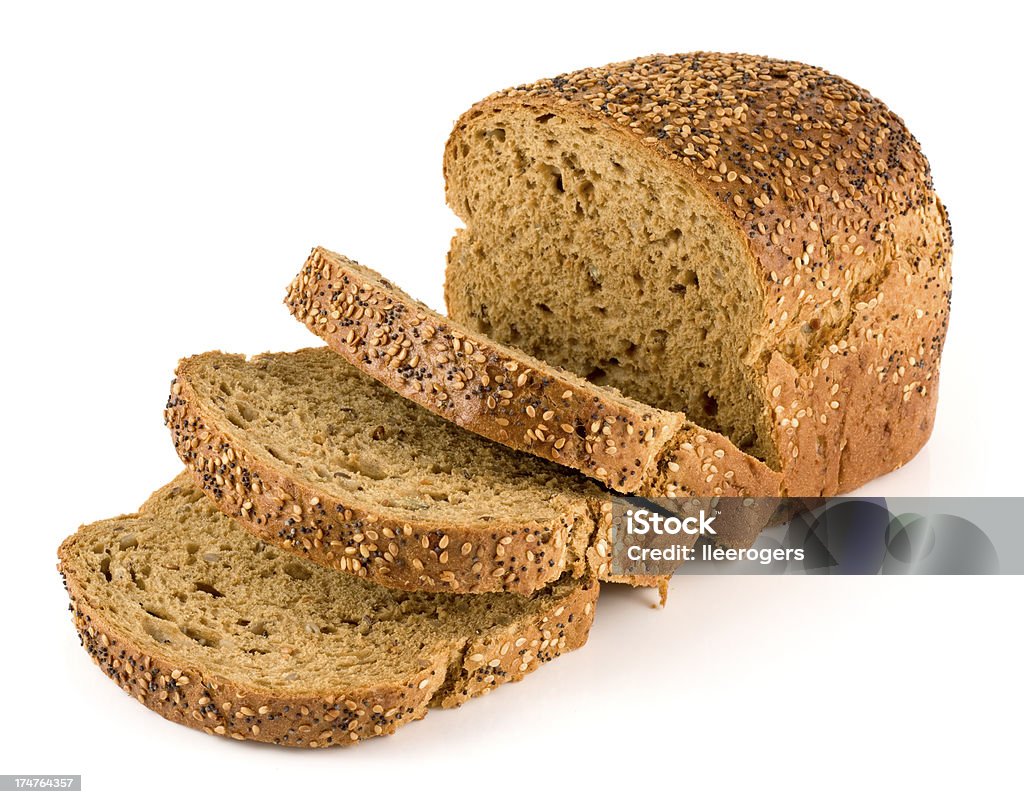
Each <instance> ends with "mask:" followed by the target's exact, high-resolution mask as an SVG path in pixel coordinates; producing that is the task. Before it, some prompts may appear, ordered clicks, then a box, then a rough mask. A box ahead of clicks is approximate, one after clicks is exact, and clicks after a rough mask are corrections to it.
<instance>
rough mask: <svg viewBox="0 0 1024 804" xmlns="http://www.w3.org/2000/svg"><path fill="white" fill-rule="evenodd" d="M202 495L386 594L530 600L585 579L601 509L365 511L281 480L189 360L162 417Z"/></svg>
mask: <svg viewBox="0 0 1024 804" xmlns="http://www.w3.org/2000/svg"><path fill="white" fill-rule="evenodd" d="M164 419H165V421H166V423H167V426H168V428H169V429H170V431H171V435H172V438H173V440H174V447H175V449H176V450H177V452H178V455H179V457H181V459H182V461H183V462H184V464H185V466H186V468H187V469H188V471H189V473H190V474H191V476H192V478H193V480H194V481H195V483H196V485H197V486H199V487H200V488H201V489H203V490H204V491H205V492H206V494H207V496H208V497H209V498H210V499H211V500H212V501H213V502H214V503H215V504H216V505H217V507H218V508H219V509H220V510H221V511H222V512H223V513H225V514H227V515H229V516H231V517H233V518H234V519H236V520H237V521H238V522H240V523H241V524H242V525H243V526H244V527H245V528H246V529H247V530H248V531H249V532H251V533H253V534H254V535H256V536H257V537H259V538H260V539H263V540H264V541H267V542H270V543H271V544H274V545H277V546H280V547H282V548H284V549H286V550H290V551H292V552H295V553H297V554H299V555H302V556H304V557H305V558H308V559H310V560H312V561H315V562H316V563H318V564H321V565H323V566H327V567H331V568H333V569H336V570H340V571H342V572H348V573H350V574H353V575H357V576H359V577H361V578H367V579H369V580H372V581H375V582H377V583H380V584H382V585H384V586H388V587H392V588H396V589H405V590H410V591H428V592H442V591H445V592H514V593H516V594H523V595H529V594H532V593H533V592H534V591H536V590H538V589H542V588H543V587H545V586H547V585H549V584H550V583H552V582H554V581H555V580H557V579H558V578H559V577H561V576H562V575H563V574H564V573H565V572H566V571H571V572H572V573H573V574H574V575H577V576H579V575H582V574H583V573H584V572H585V570H586V559H585V551H586V548H587V545H588V544H589V543H590V541H591V539H592V537H593V535H594V533H595V530H597V529H598V526H597V523H596V522H595V521H594V518H593V516H592V514H591V510H592V509H593V507H594V505H595V501H591V500H581V501H579V503H578V504H577V505H574V506H568V505H567V506H566V510H565V512H564V513H563V514H561V516H560V517H559V518H557V519H556V520H554V521H552V522H540V523H538V522H524V523H521V524H520V523H517V524H516V525H510V524H509V523H490V524H488V525H486V526H484V525H480V526H476V525H474V526H463V525H458V524H453V523H450V522H448V523H446V522H437V523H424V522H419V523H413V522H409V521H401V520H398V519H395V518H392V517H389V516H385V515H381V514H378V513H376V512H374V511H370V510H365V509H363V508H361V507H359V506H358V505H354V504H352V503H351V502H350V501H347V500H342V499H339V498H337V497H335V496H333V495H331V494H330V493H329V492H327V491H325V490H324V489H321V488H314V487H313V486H311V485H309V484H307V483H305V482H304V481H302V480H301V479H298V478H295V477H290V476H288V475H287V474H285V473H284V472H283V471H278V470H277V469H276V468H275V467H274V466H273V465H272V464H271V463H270V462H268V461H266V460H262V459H260V458H259V457H257V456H255V455H253V454H252V453H251V452H250V451H249V450H248V449H246V447H245V446H244V445H243V444H242V443H240V442H239V440H238V439H237V438H234V437H233V436H232V434H231V433H230V432H229V430H230V425H227V424H224V423H223V421H222V417H220V416H218V415H217V413H216V412H215V411H212V410H210V409H209V408H207V407H206V406H204V404H203V401H202V399H201V398H200V396H199V394H197V393H196V391H195V389H194V388H193V386H192V382H191V378H190V374H189V360H188V359H185V360H182V361H181V363H180V364H179V366H178V372H177V376H176V377H175V380H174V382H173V383H172V385H171V395H170V398H169V399H168V402H167V407H166V409H165V411H164Z"/></svg>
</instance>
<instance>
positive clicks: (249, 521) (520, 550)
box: [165, 349, 657, 594]
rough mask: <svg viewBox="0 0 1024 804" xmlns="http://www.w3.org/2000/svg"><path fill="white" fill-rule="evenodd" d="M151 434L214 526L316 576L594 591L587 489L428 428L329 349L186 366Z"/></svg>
mask: <svg viewBox="0 0 1024 804" xmlns="http://www.w3.org/2000/svg"><path fill="white" fill-rule="evenodd" d="M165 418H166V422H167V425H168V427H169V428H170V430H171V434H172V437H173V439H174V446H175V448H176V449H177V451H178V454H179V456H180V457H181V459H182V460H183V461H184V463H185V466H186V467H187V469H188V470H189V472H190V473H191V475H192V478H193V479H194V481H195V482H196V484H197V485H199V486H200V487H201V488H202V489H203V490H204V491H206V492H207V494H208V495H209V496H210V498H211V499H212V500H213V502H214V503H215V504H216V505H217V507H218V508H220V510H221V511H223V512H224V513H226V514H228V515H230V516H232V517H235V518H236V519H237V520H238V521H239V522H240V523H241V524H242V525H243V526H245V527H246V528H247V529H248V530H249V531H250V532H251V533H253V534H255V535H256V536H258V537H259V538H261V539H264V540H266V541H268V542H271V543H273V544H274V545H277V546H279V547H283V548H285V549H287V550H291V551H293V552H296V553H298V554H300V555H302V556H304V557H306V558H309V559H311V560H312V561H315V562H317V563H319V564H322V565H325V566H328V567H331V568H333V569H336V570H341V571H343V572H348V573H352V574H355V575H358V576H360V577H363V578H368V579H370V580H373V581H376V582H377V583H381V584H384V585H387V586H390V587H394V588H398V589H407V590H419V591H455V592H494V591H505V592H515V593H518V594H531V593H533V592H534V591H536V590H537V589H541V588H543V587H545V586H546V585H548V584H550V583H552V582H554V581H556V580H557V579H559V578H561V577H562V576H563V575H564V574H565V573H566V572H570V573H572V574H575V575H583V574H584V573H586V572H588V571H593V572H595V573H596V574H598V575H599V576H600V577H602V578H607V577H609V576H608V565H609V564H610V549H609V542H608V539H609V524H610V521H611V503H610V501H608V499H607V495H606V494H605V493H603V491H602V489H601V488H600V487H599V486H597V485H596V484H593V483H591V482H589V481H587V480H586V479H585V478H582V477H579V476H578V475H575V474H574V473H572V472H569V471H568V470H565V469H562V468H561V467H558V466H555V465H554V464H552V463H549V462H546V461H541V460H538V459H535V458H530V457H528V456H524V455H518V454H516V453H514V452H512V451H511V450H507V449H504V448H502V447H499V446H497V445H495V444H493V443H491V442H489V441H487V440H485V439H482V438H478V437H477V436H474V435H473V434H471V433H467V432H466V431H465V430H462V429H461V428H459V427H456V426H454V425H451V424H449V423H447V422H445V421H442V420H441V419H439V418H438V417H436V416H433V415H431V414H430V413H428V412H427V411H425V410H423V409H422V408H420V407H418V406H417V405H414V404H412V403H411V402H409V401H407V400H405V399H403V398H401V397H400V396H399V395H397V394H395V393H393V392H392V391H390V390H388V389H387V388H386V387H384V386H383V385H381V384H380V383H377V382H374V381H373V380H372V379H370V378H369V377H367V376H366V375H365V374H363V373H362V372H360V371H357V370H356V369H354V368H352V367H351V366H350V365H349V364H348V363H346V362H345V361H344V360H342V359H341V358H340V357H339V356H338V355H336V354H335V353H333V352H332V351H331V350H329V349H305V350H302V351H299V352H295V353H286V354H266V355H259V356H257V357H254V358H252V359H251V360H246V359H245V358H244V357H242V356H239V355H226V354H222V353H220V352H211V353H207V354H203V355H198V356H196V357H191V358H186V359H184V360H182V361H181V362H180V364H179V365H178V370H177V376H176V377H175V379H174V382H173V383H172V386H171V396H170V399H169V400H168V403H167V408H166V411H165ZM623 580H628V581H630V582H634V583H638V584H642V585H653V584H654V583H656V582H657V579H642V578H641V579H623Z"/></svg>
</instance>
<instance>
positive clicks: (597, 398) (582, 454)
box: [285, 247, 780, 496]
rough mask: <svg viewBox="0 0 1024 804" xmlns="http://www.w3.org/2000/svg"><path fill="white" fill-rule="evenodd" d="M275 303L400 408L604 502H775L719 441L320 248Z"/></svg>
mask: <svg viewBox="0 0 1024 804" xmlns="http://www.w3.org/2000/svg"><path fill="white" fill-rule="evenodd" d="M285 303H286V304H287V306H288V308H289V310H291V312H292V314H293V315H294V316H295V317H296V318H298V319H299V320H300V321H302V322H303V323H304V324H305V325H306V326H307V327H308V328H309V329H310V331H311V332H313V333H315V334H316V335H318V336H320V337H321V338H323V339H324V341H325V342H326V343H327V345H328V346H330V347H331V348H332V349H333V350H334V351H335V352H337V353H338V354H340V355H341V356H342V357H344V358H345V359H346V360H348V361H349V362H350V363H351V364H352V365H354V366H356V367H357V368H359V369H360V370H361V371H363V372H365V373H366V374H368V375H369V376H371V377H373V378H375V379H377V380H379V381H380V382H382V383H384V384H385V385H387V386H388V387H389V388H392V389H393V390H395V391H397V392H398V393H399V394H401V395H402V396H403V397H406V398H407V399H411V400H412V401H414V402H416V403H418V404H420V405H422V406H423V407H425V408H427V409H428V410H431V411H433V412H434V413H437V414H438V415H440V416H442V417H443V418H445V419H447V420H448V421H450V422H454V423H455V424H457V425H459V426H460V427H463V428H465V429H467V430H471V431H472V432H474V433H477V434H478V435H482V436H484V437H486V438H489V439H491V440H493V441H497V442H498V443H501V444H505V445H506V446H509V447H513V448H515V449H518V450H522V451H523V452H528V453H531V454H533V455H537V456H540V457H543V458H547V459H549V460H553V461H555V462H556V463H559V464H561V465H563V466H568V467H571V468H573V469H577V470H579V471H580V472H582V473H583V474H585V475H588V476H589V477H592V478H595V479H597V480H599V481H601V482H603V483H604V484H606V485H607V486H608V487H609V488H611V489H614V490H615V491H621V492H626V493H636V494H641V495H647V496H673V495H675V493H676V492H677V491H678V490H680V489H682V488H687V489H692V490H694V491H695V492H697V493H703V494H706V495H709V496H710V495H729V496H744V495H747V496H770V495H772V494H775V493H777V492H778V489H779V484H780V476H779V474H778V473H777V472H773V471H772V470H770V469H769V468H768V467H767V466H766V465H765V464H764V463H763V462H762V461H759V460H757V459H756V458H754V457H752V456H750V455H746V454H744V453H743V452H741V451H740V450H738V449H737V448H736V447H735V446H734V445H733V444H732V443H731V442H730V441H729V440H728V439H727V438H725V437H724V436H722V435H721V434H719V433H714V432H711V431H709V430H705V429H704V428H701V427H698V426H697V425H695V424H693V423H692V422H690V421H688V420H687V419H686V417H685V416H684V415H683V414H681V413H675V412H671V411H664V410H659V409H657V408H653V407H651V406H649V405H645V404H643V403H640V402H637V401H636V400H633V399H629V398H627V397H624V396H623V395H622V394H620V393H619V392H618V391H616V390H615V389H613V388H608V387H600V386H596V385H594V384H592V383H589V382H587V381H586V380H584V379H582V378H580V377H577V376H575V375H573V374H570V373H569V372H566V371H563V370H561V369H559V368H555V367H553V366H549V365H547V364H545V363H543V362H542V361H540V360H537V359H536V358H533V357H530V356H529V355H527V354H526V353H524V352H522V351H520V350H519V349H516V348H514V347H509V346H505V345H502V344H500V343H498V342H496V341H494V340H491V339H490V338H487V337H486V336H483V335H479V334H475V333H474V334H467V330H466V328H465V327H461V326H459V325H457V324H453V323H452V322H451V321H449V320H448V319H447V318H446V317H445V316H443V315H441V314H439V313H436V312H434V311H433V310H431V309H429V308H428V307H426V306H425V305H424V304H422V303H420V302H418V301H415V300H414V299H412V298H411V297H409V296H408V295H407V294H406V293H404V292H403V291H402V290H400V289H399V288H397V287H396V286H395V285H393V284H392V283H391V282H389V281H388V280H387V279H385V278H383V277H382V276H380V275H379V274H378V273H376V272H375V271H373V270H371V269H369V268H367V267H365V266H363V265H360V264H358V263H356V262H353V261H352V260H350V259H348V258H347V257H343V256H341V255H339V254H335V253H334V252H331V251H328V250H326V249H324V248H319V247H318V248H315V249H313V252H312V253H311V254H310V256H309V259H308V260H307V261H306V263H305V265H304V266H303V268H302V271H301V272H300V273H299V275H298V276H297V277H296V278H295V279H294V280H293V281H292V283H291V285H290V287H289V289H288V294H287V297H286V299H285Z"/></svg>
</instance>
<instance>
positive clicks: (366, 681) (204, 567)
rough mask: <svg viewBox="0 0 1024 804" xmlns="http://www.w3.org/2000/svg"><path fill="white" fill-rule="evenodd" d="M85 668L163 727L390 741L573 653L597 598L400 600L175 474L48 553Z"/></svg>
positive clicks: (303, 741)
mask: <svg viewBox="0 0 1024 804" xmlns="http://www.w3.org/2000/svg"><path fill="white" fill-rule="evenodd" d="M59 557H60V565H59V569H60V571H61V573H62V574H63V576H64V579H65V584H66V586H67V589H68V593H69V594H70V596H71V609H72V612H73V616H74V622H75V627H76V628H77V629H78V632H79V635H80V636H81V639H82V644H83V646H84V647H85V649H86V650H87V651H88V652H89V654H90V655H91V656H92V658H93V660H94V661H95V662H96V664H98V665H99V667H100V668H101V669H102V670H103V671H104V672H105V673H106V674H107V675H108V676H109V677H110V678H111V679H112V680H113V681H115V682H116V683H117V684H118V685H119V686H120V687H121V688H122V689H124V690H125V691H126V692H128V693H129V694H130V695H132V696H133V697H135V698H137V699H138V700H139V701H140V702H141V703H142V704H144V705H145V706H148V707H149V708H150V709H153V710H154V711H155V712H157V713H158V714H160V715H163V716H164V717H165V718H167V719H168V720H171V721H174V722H176V723H181V724H183V725H186V726H191V727H193V728H196V729H202V730H203V731H205V732H207V733H209V734H217V735H223V736H226V737H232V738H234V739H237V740H258V741H260V742H267V743H277V744H280V745H289V746H301V747H303V748H324V747H328V746H334V745H352V744H354V743H356V742H357V741H359V740H362V739H365V738H367V737H374V736H378V735H384V734H391V733H392V732H394V730H395V729H396V728H398V727H399V726H401V725H403V724H405V723H409V722H411V721H414V720H418V719H419V718H422V717H423V716H424V715H425V714H426V713H427V709H428V707H433V706H441V707H452V706H458V705H459V704H461V703H463V702H464V701H466V700H468V699H469V698H471V697H474V696H476V695H482V694H486V693H487V692H490V691H491V690H492V689H493V688H494V687H496V686H498V685H500V684H503V683H505V682H507V681H518V680H519V679H521V678H522V677H523V676H524V675H526V674H527V673H529V672H531V671H533V670H535V669H536V668H537V667H539V666H540V665H541V664H543V663H544V662H547V661H549V660H550V659H552V658H554V657H555V656H557V655H558V654H560V653H562V652H564V651H568V650H573V649H574V648H577V647H580V646H581V645H583V644H584V643H585V642H586V640H587V635H588V632H589V629H590V624H591V621H592V619H593V615H594V606H595V602H596V599H597V591H598V584H597V582H596V581H595V580H592V579H591V578H590V577H589V576H588V577H587V578H582V579H576V580H566V581H562V582H559V583H556V584H554V585H553V586H551V587H549V588H548V589H546V590H544V591H543V592H541V593H538V594H537V595H536V596H534V597H533V598H530V599H525V598H522V597H518V596H515V595H502V594H489V595H453V594H426V593H405V592H396V591H393V590H389V589H386V588H384V587H382V586H379V585H376V584H372V583H369V582H367V581H363V580H361V579H359V578H354V577H352V576H350V575H345V574H343V573H339V572H333V571H331V570H329V569H326V568H324V567H318V566H316V565H315V564H311V563H309V562H303V561H296V560H295V558H294V557H292V556H291V555H290V554H289V553H287V552H285V551H282V550H279V549H277V548H275V547H272V546H270V545H268V544H265V543H264V542H261V541H257V540H256V539H253V538H251V537H250V536H249V535H248V534H247V533H245V532H244V531H243V529H242V528H241V527H239V526H238V525H237V524H236V522H235V521H234V520H232V519H230V518H229V517H226V516H224V515H222V514H221V513H220V512H219V511H217V509H216V508H215V507H214V506H213V505H212V504H211V503H210V502H209V500H208V499H207V498H206V496H205V495H204V494H203V493H202V491H200V490H199V489H198V488H197V487H196V486H195V485H194V484H193V483H192V482H191V480H190V479H189V478H188V477H187V475H186V474H184V473H183V474H182V475H180V476H179V477H177V478H176V479H175V480H174V481H172V482H171V483H169V484H168V485H167V486H165V487H164V488H162V489H160V490H159V491H157V492H156V493H155V494H153V496H152V497H151V498H150V499H149V500H148V501H147V502H146V503H145V504H144V505H143V506H142V508H141V509H140V510H139V512H138V513H137V514H131V515H128V516H120V517H116V518H114V519H108V520H104V521H102V522H96V523H94V524H92V525H85V526H83V527H82V528H81V529H80V530H79V531H78V533H76V534H75V535H73V536H71V537H69V538H68V539H67V540H66V541H65V542H64V543H63V544H62V545H61V547H60V550H59Z"/></svg>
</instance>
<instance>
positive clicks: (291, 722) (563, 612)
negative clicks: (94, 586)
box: [58, 536, 599, 748]
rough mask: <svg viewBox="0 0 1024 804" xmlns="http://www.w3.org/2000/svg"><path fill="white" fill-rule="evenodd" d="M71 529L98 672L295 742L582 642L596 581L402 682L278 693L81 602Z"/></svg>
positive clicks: (64, 556) (261, 737)
mask: <svg viewBox="0 0 1024 804" xmlns="http://www.w3.org/2000/svg"><path fill="white" fill-rule="evenodd" d="M75 538H76V537H75V536H72V537H70V538H69V539H67V540H66V541H65V542H64V544H62V545H61V548H60V550H59V551H58V554H59V558H60V564H59V565H58V569H59V570H60V572H61V574H62V575H63V576H64V580H65V585H66V586H67V590H68V594H69V595H70V597H71V611H72V617H73V620H74V624H75V628H76V629H77V630H78V633H79V636H80V637H81V640H82V645H83V647H84V648H85V649H86V651H87V652H88V653H89V655H90V656H91V657H92V659H93V662H94V663H95V664H96V665H97V666H99V668H100V669H101V670H103V672H104V673H106V674H107V676H108V677H109V678H110V679H111V680H113V681H114V682H115V683H117V685H118V686H120V687H121V688H122V689H123V690H124V691H125V692H127V693H128V694H129V695H131V696H132V697H133V698H135V699H136V700H138V701H139V703H141V704H143V705H144V706H146V707H148V708H150V709H152V710H153V711H154V712H156V713H157V714H160V715H162V716H163V717H165V718H167V719H168V720H171V721H173V722H175V723H180V724H182V725H185V726H190V727H192V728H195V729H201V730H202V731H205V732H206V733H207V734H214V735H221V736H225V737H231V738H233V739H236V740H256V741H259V742H266V743H274V744H277V745H287V746H297V747H302V748H326V747H330V746H338V745H341V746H347V745H353V744H354V743H356V742H358V741H360V740H364V739H366V738H368V737H377V736H381V735H386V734H391V733H393V732H394V731H395V729H397V728H398V727H399V726H401V725H403V724H404V723H409V722H411V721H414V720H419V719H420V718H422V717H424V716H425V715H426V714H427V709H428V708H429V707H434V706H440V707H453V706H459V705H460V704H462V703H464V702H465V701H467V700H468V699H469V698H472V697H476V696H478V695H485V694H487V693H488V692H490V691H491V690H492V689H494V688H495V687H497V686H499V685H501V684H504V683H506V682H513V681H519V680H520V679H521V678H523V677H524V676H525V675H527V674H528V673H530V672H532V671H533V670H535V669H537V668H538V667H540V665H542V664H544V663H545V662H548V661H550V660H551V659H553V658H555V657H556V656H558V655H559V654H560V653H563V652H565V651H569V650H573V649H575V648H578V647H581V646H582V645H584V644H585V643H586V641H587V637H588V635H589V631H590V625H591V623H592V621H593V616H594V608H595V606H596V601H597V596H598V591H599V589H598V587H599V584H598V583H597V582H596V581H595V580H593V579H590V578H585V579H582V580H581V581H580V582H579V587H578V588H577V589H576V590H574V591H573V593H572V594H571V595H570V596H568V597H564V596H563V597H561V598H556V599H553V600H552V601H551V604H550V605H549V606H546V607H545V608H544V610H542V611H541V612H539V613H538V614H536V615H534V616H533V617H531V618H530V619H529V621H526V622H520V623H513V624H510V625H507V626H501V627H493V628H490V629H487V630H486V631H484V632H483V633H482V634H480V635H478V636H476V637H475V638H474V639H472V640H471V641H467V642H466V644H465V645H464V646H463V649H462V653H461V655H460V656H459V657H458V660H457V661H456V662H450V661H449V658H450V657H447V656H432V657H430V662H429V664H428V666H427V667H425V668H424V669H423V670H420V671H418V672H417V673H416V674H414V675H412V676H410V677H409V678H408V679H407V680H406V681H405V683H404V684H401V685H388V684H384V685H381V686H378V687H373V688H369V689H358V690H336V691H331V692H330V694H324V695H305V696H303V695H295V696H291V695H281V694H280V693H275V692H274V691H273V690H269V689H260V688H258V687H255V686H251V687H250V686H247V685H242V684H238V683H237V682H232V681H229V680H227V679H225V678H222V677H220V676H219V675H218V674H217V673H215V672H205V671H204V670H203V668H201V667H197V666H195V665H194V664H190V663H187V662H181V661H179V660H177V659H175V657H174V656H172V655H169V654H167V653H165V652H163V651H162V650H160V649H158V650H152V649H149V648H142V647H141V646H139V645H138V644H136V643H135V642H134V641H133V639H132V638H131V637H130V636H129V635H127V634H125V633H123V632H122V631H121V630H120V629H119V628H117V627H116V626H114V625H113V624H112V623H110V622H109V621H108V620H107V618H105V617H104V615H103V613H102V608H101V607H98V606H97V605H95V603H94V602H92V601H89V600H88V599H87V597H86V596H85V594H84V586H83V584H81V583H80V582H79V580H78V579H77V578H76V575H75V567H74V562H73V561H71V560H70V556H71V554H72V548H73V544H74V542H73V540H74V539H75Z"/></svg>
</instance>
